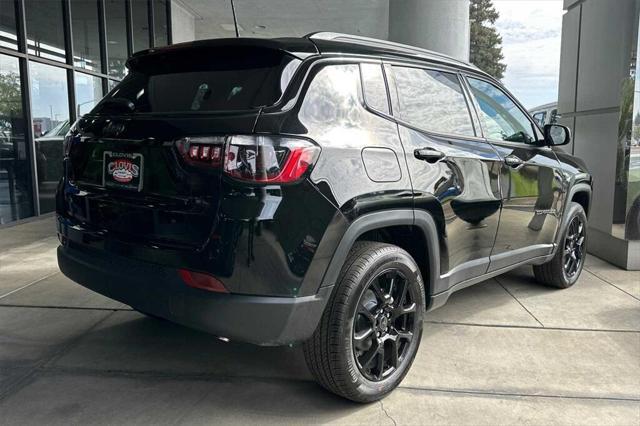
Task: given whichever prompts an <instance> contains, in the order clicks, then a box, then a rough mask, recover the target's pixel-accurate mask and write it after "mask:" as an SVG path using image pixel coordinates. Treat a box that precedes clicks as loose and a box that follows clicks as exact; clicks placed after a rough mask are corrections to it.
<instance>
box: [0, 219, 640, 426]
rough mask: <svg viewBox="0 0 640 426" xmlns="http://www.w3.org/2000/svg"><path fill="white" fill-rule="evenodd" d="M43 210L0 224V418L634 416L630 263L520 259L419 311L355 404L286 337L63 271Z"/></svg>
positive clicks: (634, 296) (638, 326) (585, 419)
mask: <svg viewBox="0 0 640 426" xmlns="http://www.w3.org/2000/svg"><path fill="white" fill-rule="evenodd" d="M56 245H57V241H56V238H55V236H54V231H53V220H52V219H51V218H46V219H44V220H38V221H33V222H30V223H27V224H22V225H18V226H15V227H11V228H6V229H2V230H0V423H3V424H25V423H26V424H36V423H40V424H41V423H45V424H70V423H72V424H83V423H89V424H94V423H95V424H107V423H108V424H114V423H127V424H136V423H137V424H177V423H180V424H203V423H236V424H249V423H259V424H271V423H273V424H275V423H278V424H282V423H287V424H304V423H340V424H396V425H401V424H456V425H459V424H492V425H495V424H513V423H522V424H536V425H537V424H598V425H601V424H621V425H638V424H640V273H639V272H627V271H622V270H619V269H617V268H616V267H614V266H611V265H609V264H607V263H606V262H603V261H601V260H599V259H597V258H595V257H589V258H588V260H587V266H586V270H585V271H584V272H583V274H582V276H581V278H580V282H578V283H577V284H576V285H575V286H574V287H573V288H571V289H568V290H563V291H558V290H552V289H548V288H544V287H540V286H539V285H537V284H536V283H534V282H533V279H532V275H531V272H530V269H529V268H521V269H518V270H516V271H514V272H512V273H509V274H507V275H504V276H501V277H498V278H497V279H491V280H488V281H486V282H484V283H481V284H478V285H476V286H474V287H470V288H468V289H465V290H463V291H461V292H459V293H456V294H455V295H454V296H453V297H452V298H451V299H450V301H449V303H448V304H447V305H446V306H444V307H443V308H441V309H439V310H437V311H434V312H432V313H430V314H429V315H427V318H426V321H425V333H424V336H423V342H422V344H421V347H420V352H419V354H418V357H417V358H416V361H415V363H414V365H413V368H412V370H411V372H410V373H409V375H408V376H407V377H406V379H405V380H404V382H403V383H402V385H401V387H400V388H399V389H397V390H396V391H395V392H393V393H392V394H391V395H390V396H389V397H387V398H385V399H384V400H383V401H382V402H379V403H374V404H369V405H357V404H353V403H350V402H348V401H344V400H342V399H340V398H338V397H335V396H333V395H332V394H330V393H328V392H325V391H324V390H322V389H321V388H320V387H319V386H317V385H316V384H315V383H314V382H313V381H312V380H311V377H310V374H309V372H308V371H307V369H306V366H305V364H304V359H303V356H302V353H301V350H300V348H298V347H285V348H260V347H254V346H250V345H243V344H237V343H223V342H220V341H218V340H217V339H215V338H213V337H211V336H209V335H206V334H204V333H200V332H197V331H193V330H189V329H187V328H183V327H180V326H177V325H174V324H171V323H168V322H166V321H161V320H155V319H150V318H147V317H145V316H143V315H140V314H138V313H137V312H134V311H132V310H131V309H130V308H129V307H128V306H126V305H123V304H121V303H118V302H114V301H112V300H109V299H107V298H104V297H102V296H100V295H98V294H96V293H93V292H91V291H89V290H86V289H84V288H82V287H80V286H78V285H75V284H74V283H72V282H70V281H69V280H67V279H66V278H65V277H64V276H63V275H62V274H61V273H60V272H59V271H58V269H57V265H56V261H55V247H56Z"/></svg>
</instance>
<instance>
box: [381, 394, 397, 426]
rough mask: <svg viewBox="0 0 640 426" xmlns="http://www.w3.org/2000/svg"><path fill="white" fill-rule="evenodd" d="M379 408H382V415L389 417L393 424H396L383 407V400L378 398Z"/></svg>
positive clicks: (395, 425)
mask: <svg viewBox="0 0 640 426" xmlns="http://www.w3.org/2000/svg"><path fill="white" fill-rule="evenodd" d="M380 408H381V409H382V412H383V413H384V415H385V416H387V417H389V420H391V421H392V422H393V425H394V426H398V423H396V421H395V419H394V418H393V417H391V415H390V414H389V413H388V412H387V409H386V408H384V402H382V400H380Z"/></svg>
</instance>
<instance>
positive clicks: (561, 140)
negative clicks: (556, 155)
mask: <svg viewBox="0 0 640 426" xmlns="http://www.w3.org/2000/svg"><path fill="white" fill-rule="evenodd" d="M569 142H571V130H569V128H568V127H567V126H563V125H561V124H546V125H545V126H544V143H545V145H548V146H558V145H566V144H568V143H569Z"/></svg>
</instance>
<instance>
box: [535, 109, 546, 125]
mask: <svg viewBox="0 0 640 426" xmlns="http://www.w3.org/2000/svg"><path fill="white" fill-rule="evenodd" d="M536 115H542V122H543V123H544V121H545V120H546V119H547V111H546V110H545V111H537V112H535V113H533V114H531V118H533V121H535V122H538V119H537V118H536ZM538 125H540V123H538Z"/></svg>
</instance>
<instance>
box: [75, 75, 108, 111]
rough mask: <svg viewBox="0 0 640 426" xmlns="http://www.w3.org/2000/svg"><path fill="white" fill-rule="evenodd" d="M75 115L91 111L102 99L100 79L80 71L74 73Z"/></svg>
mask: <svg viewBox="0 0 640 426" xmlns="http://www.w3.org/2000/svg"><path fill="white" fill-rule="evenodd" d="M75 85H76V117H78V118H79V117H81V116H83V115H85V114H86V113H88V112H89V111H91V110H92V109H93V107H94V106H95V105H96V104H97V103H98V101H100V99H102V96H103V94H102V79H101V78H100V77H94V76H92V75H88V74H84V73H81V72H76V73H75Z"/></svg>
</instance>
